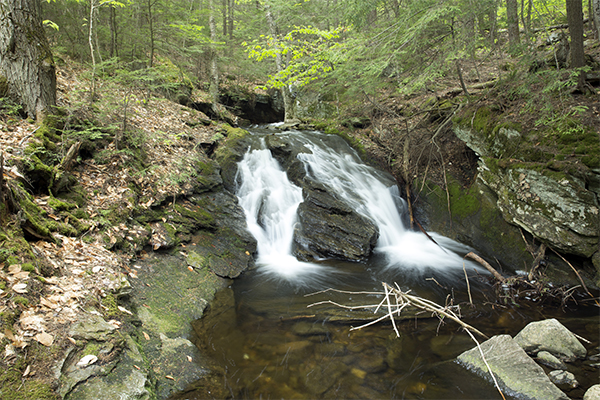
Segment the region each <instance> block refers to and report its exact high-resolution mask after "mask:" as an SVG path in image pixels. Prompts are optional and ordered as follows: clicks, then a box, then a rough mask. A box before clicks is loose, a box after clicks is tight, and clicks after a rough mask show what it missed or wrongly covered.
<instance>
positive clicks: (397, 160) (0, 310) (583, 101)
mask: <svg viewBox="0 0 600 400" xmlns="http://www.w3.org/2000/svg"><path fill="white" fill-rule="evenodd" d="M599 51H600V49H599V48H598V46H596V47H594V48H592V49H590V51H589V52H588V54H591V55H592V56H593V57H595V59H596V60H600V56H598V53H599ZM518 68H522V67H519V66H517V64H516V61H513V60H512V59H511V58H509V57H506V56H505V55H499V56H497V57H491V58H488V59H486V60H484V62H479V61H478V62H477V63H476V64H475V63H465V64H464V65H463V69H464V70H465V81H466V84H467V87H468V88H469V91H470V93H471V98H472V99H471V101H470V102H468V103H465V101H464V100H465V97H464V96H463V95H462V94H461V90H459V88H460V84H459V81H458V80H457V79H455V78H453V77H448V78H447V79H446V80H445V81H444V82H440V83H438V87H440V88H441V89H439V90H438V92H437V93H435V92H433V91H428V92H423V93H421V94H419V95H414V96H410V97H406V96H400V95H397V94H396V93H395V92H394V91H392V90H391V89H390V90H382V91H381V92H380V93H379V94H378V95H377V96H372V97H368V96H366V95H365V98H364V99H363V100H362V101H361V102H360V104H354V105H353V107H352V108H351V109H349V110H348V115H346V116H344V117H342V118H339V121H338V122H343V120H344V118H348V117H352V116H367V117H369V118H370V121H371V123H370V125H369V126H367V127H364V128H352V127H348V126H346V127H344V126H342V125H341V124H340V126H339V128H340V129H342V130H343V131H344V132H345V133H346V134H347V135H349V136H351V137H354V138H356V139H358V141H360V143H362V145H363V146H364V147H365V149H366V150H367V152H368V154H370V156H371V158H372V159H373V160H375V161H376V162H377V163H378V164H379V165H380V166H381V167H383V168H385V169H387V170H389V171H390V172H392V173H393V174H394V175H395V176H396V177H399V178H404V179H409V180H410V179H411V178H414V177H417V176H420V177H423V176H425V177H427V178H428V179H431V180H433V181H436V182H438V183H441V184H442V185H443V184H444V180H445V176H446V173H448V174H451V175H453V176H454V177H455V178H456V179H458V180H459V181H460V182H461V183H463V184H464V185H467V184H469V183H471V182H472V180H473V178H474V176H475V174H476V164H477V157H476V156H475V155H474V153H473V152H472V151H470V150H469V149H467V148H466V146H465V145H464V143H463V142H461V141H460V140H459V139H457V138H456V137H455V136H454V135H453V134H451V130H450V126H451V122H452V118H454V117H455V116H456V115H457V114H458V113H459V110H460V109H466V108H469V109H471V110H476V109H477V108H481V107H498V108H499V109H501V110H502V114H503V115H504V116H506V117H509V116H517V117H518V119H519V120H520V122H521V124H522V127H523V128H524V129H528V130H536V129H540V130H541V129H542V127H541V126H540V125H539V124H537V123H536V122H537V121H538V120H539V118H538V115H536V114H535V113H533V112H531V111H529V110H533V109H530V108H528V107H530V105H529V104H528V101H530V100H531V99H534V101H535V99H536V97H537V98H543V99H544V101H548V102H550V103H548V104H543V106H544V107H546V108H549V109H556V110H567V113H566V114H565V113H561V116H564V115H567V116H569V115H571V114H572V113H571V111H569V110H574V109H580V110H583V111H582V112H581V113H580V114H581V115H579V116H580V118H581V119H580V121H581V122H580V123H581V124H583V125H586V126H595V127H596V128H597V126H598V116H599V111H600V103H599V101H598V96H586V95H583V94H572V95H571V94H569V95H566V96H559V97H556V96H554V97H551V96H544V95H543V93H541V91H543V90H544V88H545V87H544V86H542V84H541V83H538V86H535V84H532V85H531V86H529V87H525V88H524V87H523V82H521V83H514V84H513V85H515V86H514V88H513V89H514V91H513V92H512V93H513V95H511V94H510V93H509V92H507V88H509V86H507V85H504V86H502V89H501V90H502V92H499V90H498V89H497V88H496V86H494V85H495V82H499V80H501V79H502V77H503V76H507V75H509V74H511V73H516V72H515V71H516V70H517V69H518ZM82 72H83V70H82V69H81V68H80V67H79V66H77V65H74V64H70V63H67V64H64V65H60V66H59V67H58V71H57V78H58V104H59V106H61V107H63V108H64V109H66V110H68V112H69V113H72V114H70V115H69V117H70V118H71V120H72V121H76V120H77V121H82V120H86V119H89V120H98V119H99V118H98V115H102V116H103V117H102V118H103V120H104V124H106V125H107V126H108V125H113V126H117V127H119V126H123V124H124V123H126V124H127V126H128V130H129V131H131V132H137V133H136V134H135V135H132V136H131V137H129V138H128V140H129V141H130V143H133V144H134V146H133V147H135V149H136V151H140V152H142V153H143V158H144V163H143V167H140V166H139V165H138V164H136V162H137V161H136V160H137V158H136V155H135V154H132V153H131V152H128V151H126V149H119V148H117V147H116V144H115V143H114V142H106V143H105V147H104V149H103V151H102V152H99V153H98V154H97V155H96V157H91V156H89V155H88V156H82V157H80V159H79V160H78V165H77V167H76V168H75V169H74V170H73V172H72V174H73V176H74V177H75V178H76V180H77V182H78V183H80V184H81V187H82V188H83V190H84V192H85V193H84V195H85V197H86V198H87V201H86V202H85V205H82V206H81V207H80V208H81V211H82V212H80V213H79V215H81V216H82V217H80V218H78V220H79V223H80V224H83V225H85V226H86V227H87V228H86V229H85V230H84V233H82V234H81V235H78V236H75V237H72V236H68V235H66V234H60V233H56V234H54V240H47V239H46V238H37V237H34V236H31V235H28V236H27V238H26V239H27V241H28V243H25V242H24V240H23V236H22V235H23V234H22V233H19V232H20V230H19V226H20V223H21V218H22V216H20V215H18V214H10V213H6V212H5V213H4V215H3V216H2V218H3V219H4V226H5V227H6V229H5V231H4V233H3V234H2V237H1V238H0V240H1V241H2V243H3V247H4V250H6V251H8V249H9V248H10V249H12V250H16V251H15V253H16V254H10V255H9V256H10V257H13V258H10V257H5V258H6V261H5V262H4V263H2V264H0V315H2V326H3V329H2V331H1V332H0V343H2V345H3V355H2V357H1V359H0V368H1V369H2V370H3V371H4V372H3V373H0V397H2V398H7V397H5V396H7V393H8V392H7V389H8V390H15V389H18V390H19V391H20V392H23V393H29V394H28V395H27V396H30V397H27V396H25V397H14V398H52V396H53V394H52V392H51V391H50V392H44V390H46V389H44V388H45V387H47V386H44V385H41V386H40V385H39V382H43V383H44V382H45V383H46V384H48V385H50V387H52V389H55V388H56V387H55V386H54V385H55V384H56V376H55V373H56V372H55V371H53V370H52V369H51V368H50V367H51V366H52V365H54V364H55V363H56V361H57V360H56V359H55V357H56V355H58V354H62V353H61V352H60V351H59V350H61V349H62V350H64V349H66V348H67V347H68V346H70V345H71V344H72V343H74V342H75V340H74V339H73V338H71V337H70V336H69V329H70V326H71V324H72V323H73V322H74V321H77V320H79V319H81V318H84V317H85V316H86V315H88V314H89V313H97V311H92V309H108V308H109V307H111V305H108V304H106V302H105V301H104V300H103V299H104V298H105V297H106V294H107V293H108V292H110V291H111V290H118V289H119V288H120V287H121V285H122V284H123V282H124V280H123V277H127V278H128V279H136V278H137V276H136V270H135V267H133V266H132V260H134V259H135V258H137V257H140V258H144V257H145V256H146V253H145V251H144V250H143V249H138V251H135V252H134V251H113V250H111V249H114V248H115V244H117V243H120V242H122V241H124V240H125V241H135V237H136V235H141V234H142V232H138V231H135V230H132V229H131V227H128V226H127V225H126V224H124V223H122V222H119V223H116V224H112V222H111V221H115V220H114V219H112V218H111V214H114V213H117V212H121V213H122V215H127V210H131V209H132V208H133V207H142V208H145V209H149V208H151V207H152V205H153V204H157V203H159V202H162V201H163V200H164V199H165V198H166V197H168V196H173V197H176V196H178V195H181V194H185V193H186V191H187V190H188V188H186V181H187V178H189V177H190V176H192V175H193V169H194V165H192V163H191V161H189V160H188V156H187V155H188V154H189V152H190V151H191V150H193V149H198V148H199V147H202V146H203V145H205V144H209V143H211V142H214V138H215V136H216V135H218V134H219V132H220V130H221V127H220V125H219V124H218V123H212V124H207V125H204V124H201V123H198V121H199V120H208V118H207V117H206V115H204V114H202V113H200V112H199V111H195V110H192V109H189V108H187V107H184V106H181V105H179V104H176V103H174V102H171V101H168V100H166V99H162V98H157V97H148V95H147V93H146V92H144V91H141V90H140V91H131V90H128V89H125V88H122V87H118V86H114V85H112V84H111V85H109V84H108V83H105V82H102V81H100V82H99V83H98V89H97V93H98V96H99V98H98V99H97V101H96V103H95V105H94V106H90V105H89V104H86V101H85V98H84V96H85V95H86V92H87V89H88V87H89V82H88V81H87V80H86V79H85V78H82V76H83V73H82ZM559 74H563V75H564V74H568V73H567V72H565V71H564V70H563V71H562V72H559ZM488 82H492V83H491V84H487V83H488ZM478 84H484V85H480V86H477V85H478ZM527 91H528V92H529V93H526V92H527ZM519 93H522V94H523V95H521V96H519ZM457 96H459V97H457ZM123 99H127V103H124V102H123ZM459 100H460V101H459ZM580 106H585V109H583V108H581V107H580ZM125 107H127V117H125V116H124V111H125ZM578 107H579V108H578ZM522 110H527V111H526V112H522ZM455 114H456V115H455ZM0 125H1V132H0V151H2V154H3V155H4V165H5V168H4V171H3V172H4V179H5V180H6V181H7V182H8V185H16V184H17V182H21V184H22V185H23V187H24V188H25V190H27V191H28V192H31V193H33V194H34V196H33V199H34V203H35V204H36V205H37V207H39V209H40V210H41V213H42V214H43V215H44V218H46V219H51V220H54V221H56V222H57V223H63V224H69V223H70V222H72V218H73V217H72V215H73V214H74V213H75V212H74V211H73V210H72V209H71V208H69V207H70V206H68V207H67V209H65V208H64V207H62V206H61V205H60V204H58V205H57V203H56V201H55V199H54V198H53V197H52V196H50V195H49V194H48V193H47V192H44V190H42V189H41V188H36V187H33V186H32V185H31V183H30V182H28V180H27V179H26V178H25V177H24V173H23V171H22V170H20V169H19V166H21V165H23V163H24V158H26V157H27V148H28V145H29V144H30V142H31V141H33V140H36V131H37V130H38V129H39V127H38V126H37V125H36V124H35V123H34V122H33V121H31V120H28V119H23V118H21V117H20V116H19V115H18V114H15V113H14V112H10V110H7V109H4V110H3V112H2V114H1V115H0ZM117 129H118V128H117ZM406 133H410V135H407V134H406ZM409 138H410V139H409ZM100 140H102V139H100ZM67 150H68V149H66V148H59V149H58V150H57V151H58V152H59V153H60V154H61V156H62V155H64V154H66V152H67ZM544 151H556V154H557V155H558V154H559V153H558V149H557V148H554V149H553V148H552V147H551V146H546V147H545V148H544ZM575 156H576V154H573V155H572V157H575ZM567 157H571V155H567ZM132 186H135V187H136V188H138V190H139V194H138V196H137V197H136V199H135V202H136V204H133V200H132V195H131V187H132ZM78 207H79V206H78ZM65 211H71V212H65ZM159 239H160V238H157V240H156V241H155V242H156V243H159ZM150 243H152V240H151V242H150ZM29 246H30V250H28V249H27V247H29ZM19 249H20V250H19ZM4 250H0V251H4ZM12 250H11V251H12ZM112 306H114V307H117V310H116V313H115V315H116V316H115V317H114V318H113V319H111V320H110V321H109V323H110V324H112V325H113V326H114V327H115V328H116V329H119V328H120V326H121V322H120V318H119V315H122V316H126V315H127V314H128V313H130V311H129V310H127V309H126V308H124V307H121V306H118V305H112ZM113 311H115V310H113ZM43 348H47V349H52V350H51V351H50V352H47V351H46V352H44V351H43ZM28 353H29V356H25V357H22V355H23V354H28ZM31 378H34V379H31ZM36 391H37V392H36ZM35 396H37V397H35ZM9 398H10V397H9Z"/></svg>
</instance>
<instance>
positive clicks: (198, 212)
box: [173, 204, 216, 228]
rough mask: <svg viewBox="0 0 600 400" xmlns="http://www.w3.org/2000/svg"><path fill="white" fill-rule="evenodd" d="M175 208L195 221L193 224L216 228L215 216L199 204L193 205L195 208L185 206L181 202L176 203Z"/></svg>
mask: <svg viewBox="0 0 600 400" xmlns="http://www.w3.org/2000/svg"><path fill="white" fill-rule="evenodd" d="M173 209H174V210H175V211H177V212H178V213H180V214H181V215H182V216H184V217H186V218H189V219H191V220H192V221H194V223H193V225H194V226H195V227H196V226H198V227H202V228H214V227H216V224H215V218H214V217H213V216H212V215H211V214H210V213H209V212H207V211H206V210H204V209H202V208H201V207H199V206H193V209H190V208H188V207H183V206H181V205H179V204H174V205H173Z"/></svg>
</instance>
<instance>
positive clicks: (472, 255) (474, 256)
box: [464, 251, 505, 283]
mask: <svg viewBox="0 0 600 400" xmlns="http://www.w3.org/2000/svg"><path fill="white" fill-rule="evenodd" d="M467 257H468V258H470V259H472V260H475V261H477V262H478V263H479V264H481V265H482V266H483V267H484V268H485V269H487V270H488V271H490V272H491V274H492V275H494V278H496V279H497V280H498V281H500V282H502V283H504V281H505V279H504V277H503V276H502V275H500V273H499V272H498V271H496V270H495V269H494V267H492V266H491V265H490V264H488V262H487V261H485V260H484V259H483V258H481V257H479V256H478V255H477V254H475V253H473V252H472V251H471V252H469V253H468V254H467V255H466V256H465V257H464V258H467Z"/></svg>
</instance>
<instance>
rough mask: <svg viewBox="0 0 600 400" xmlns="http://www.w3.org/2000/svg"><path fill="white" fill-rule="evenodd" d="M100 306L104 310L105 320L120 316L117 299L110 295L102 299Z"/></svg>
mask: <svg viewBox="0 0 600 400" xmlns="http://www.w3.org/2000/svg"><path fill="white" fill-rule="evenodd" d="M101 304H102V306H103V308H104V316H105V317H106V318H115V317H117V316H118V315H119V314H120V311H119V308H118V303H117V298H116V297H115V296H114V295H113V294H112V293H109V294H107V295H106V297H104V298H103V299H102V301H101Z"/></svg>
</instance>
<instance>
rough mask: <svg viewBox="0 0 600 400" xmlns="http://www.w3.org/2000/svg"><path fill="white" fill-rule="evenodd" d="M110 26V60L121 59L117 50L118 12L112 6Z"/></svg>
mask: <svg viewBox="0 0 600 400" xmlns="http://www.w3.org/2000/svg"><path fill="white" fill-rule="evenodd" d="M109 11H110V14H109V25H110V53H109V54H110V58H113V57H119V51H118V49H117V10H116V8H115V6H110V10H109Z"/></svg>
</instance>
